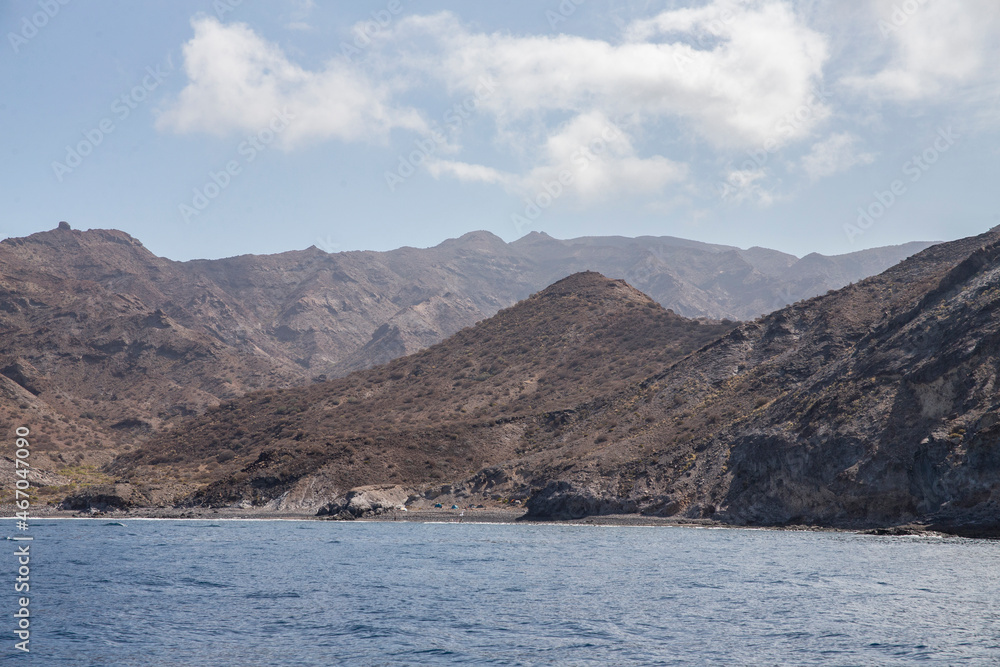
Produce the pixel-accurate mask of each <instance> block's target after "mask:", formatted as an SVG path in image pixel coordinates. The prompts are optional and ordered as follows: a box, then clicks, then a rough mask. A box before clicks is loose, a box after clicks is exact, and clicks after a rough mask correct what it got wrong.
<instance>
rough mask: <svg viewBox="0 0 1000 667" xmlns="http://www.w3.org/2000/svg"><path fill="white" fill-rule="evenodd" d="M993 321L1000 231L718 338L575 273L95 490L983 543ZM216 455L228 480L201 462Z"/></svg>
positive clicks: (997, 434)
mask: <svg viewBox="0 0 1000 667" xmlns="http://www.w3.org/2000/svg"><path fill="white" fill-rule="evenodd" d="M556 304H559V305H558V306H557V305H556ZM998 304H1000V228H998V229H995V230H992V231H990V232H988V233H986V234H983V235H981V236H978V237H973V238H969V239H964V240H961V241H956V242H953V243H947V244H941V245H938V246H935V247H932V248H929V249H927V250H924V251H923V252H921V253H919V254H917V255H916V256H914V257H911V258H910V259H908V260H906V261H904V262H902V263H901V264H899V265H897V266H895V267H893V268H891V269H889V270H888V271H885V272H883V273H882V274H880V275H878V276H875V277H872V278H868V279H866V280H863V281H861V282H859V283H857V284H854V285H851V286H848V287H846V288H844V289H841V290H839V291H837V292H835V293H831V294H828V295H824V296H820V297H815V298H813V299H810V300H807V301H801V302H798V303H796V304H793V305H792V306H789V307H786V308H784V309H781V310H779V311H777V312H774V313H772V314H770V315H768V316H766V317H763V318H760V319H758V320H756V321H754V322H749V323H745V324H740V325H738V326H735V327H731V330H729V331H728V332H726V331H725V329H726V326H725V325H707V324H704V323H703V324H698V323H695V322H692V321H690V320H684V319H682V318H679V317H678V316H676V315H673V314H672V313H669V312H666V311H662V310H660V309H659V307H658V306H657V305H656V304H655V303H653V302H652V301H651V300H649V299H646V298H645V297H644V296H643V295H641V294H640V293H638V292H637V291H635V290H633V289H631V288H630V287H628V286H627V285H625V284H623V283H618V282H613V281H608V280H606V279H604V278H602V277H599V276H595V275H593V274H584V275H582V276H573V277H571V278H570V279H568V280H566V281H563V282H561V283H557V284H556V285H554V286H553V287H552V288H550V289H549V290H545V291H543V292H542V293H540V294H539V295H538V296H536V297H533V298H532V299H530V300H528V301H527V302H525V303H523V304H519V305H518V306H516V307H514V308H512V309H509V310H505V311H503V312H501V313H500V314H498V315H497V316H496V317H495V318H492V319H491V320H488V321H487V322H484V323H481V324H480V325H478V326H476V327H474V328H472V329H468V330H466V331H463V332H462V333H461V334H459V335H458V336H455V337H453V338H451V339H449V340H447V341H445V342H444V343H442V344H440V345H438V346H435V347H432V348H430V349H429V350H427V351H425V352H422V353H420V354H417V355H412V356H410V357H406V358H404V359H399V360H396V361H395V362H393V363H392V364H389V365H387V366H384V367H380V368H378V369H373V370H371V371H366V372H361V373H356V374H354V375H351V376H349V377H348V378H345V379H343V380H340V381H337V382H334V383H328V384H318V385H314V386H312V387H308V388H304V389H292V390H283V391H279V392H265V393H261V394H253V395H251V396H247V397H244V398H242V399H239V400H236V401H233V402H231V403H227V404H225V405H224V406H222V407H221V408H220V409H218V410H215V411H213V412H212V413H211V414H209V415H206V416H205V417H203V418H200V419H197V420H194V421H193V422H191V424H190V426H189V427H188V429H185V430H184V431H183V432H181V431H177V432H175V433H172V434H168V435H165V436H161V437H158V438H156V439H154V440H152V441H150V443H148V445H147V446H146V447H144V448H142V449H140V450H138V451H136V452H133V453H131V454H128V455H126V456H124V457H122V458H120V459H119V460H118V461H116V463H115V464H114V466H113V467H112V470H113V471H114V473H115V474H117V475H120V476H122V479H125V478H130V479H131V480H132V481H133V482H134V483H135V485H136V486H137V487H138V486H139V485H143V484H144V485H146V486H143V487H142V488H143V489H147V490H146V491H144V493H146V494H147V495H148V496H151V495H155V493H154V492H155V491H156V489H157V488H158V489H159V490H160V491H161V492H162V491H164V490H167V489H168V485H165V484H164V483H163V482H162V481H161V482H160V486H159V487H155V485H151V481H150V480H153V479H155V478H156V475H160V476H161V479H162V474H163V469H162V468H158V467H157V466H159V465H162V464H164V463H166V464H169V465H170V466H172V467H171V468H170V471H171V472H170V473H169V474H168V475H167V477H171V476H172V479H175V480H187V481H188V482H189V484H188V486H187V487H184V488H181V486H175V487H174V490H175V491H179V492H180V493H181V494H186V497H187V500H186V502H191V503H208V504H213V503H218V504H225V503H231V502H234V501H236V500H245V501H248V502H254V503H271V504H272V506H274V507H280V506H281V505H282V503H287V504H289V505H297V506H299V507H305V506H310V503H312V505H311V506H315V504H316V503H319V502H320V501H322V500H324V499H325V500H327V501H330V503H329V506H331V507H341V506H344V505H343V503H344V502H345V501H346V499H347V498H348V496H350V495H351V494H350V492H349V491H348V487H350V486H361V485H372V484H392V485H396V487H398V488H406V489H409V490H410V492H411V493H412V494H416V495H422V496H427V497H434V496H439V495H446V496H447V497H455V498H458V497H462V498H473V499H480V500H490V499H492V500H497V499H509V498H518V499H523V500H524V501H525V502H526V504H527V507H528V508H529V514H530V515H531V516H535V517H580V516H585V515H588V514H603V513H620V512H640V513H644V514H649V515H657V516H683V517H692V518H711V519H714V520H717V521H722V522H727V523H733V524H739V525H743V524H753V525H785V524H792V523H794V524H802V523H805V524H814V525H826V526H841V527H885V526H894V525H900V524H907V523H912V522H916V523H920V524H923V525H925V526H929V527H932V528H936V529H941V530H946V531H950V532H958V533H963V534H977V535H984V534H998V533H1000V520H998V517H1000V511H998V510H1000V507H998V499H1000V398H998V394H997V382H998V369H1000V320H998V319H997V316H996V313H997V307H998ZM556 312H558V313H559V317H558V318H557V317H555V316H554V315H553V313H556ZM529 313H530V315H529ZM588 313H590V314H593V315H594V317H593V318H588ZM623 318H624V319H623ZM711 327H715V328H714V329H712V328H711ZM702 333H704V334H705V335H700V334H702ZM716 334H720V335H719V336H718V337H715V338H714V340H711V342H708V343H707V344H706V345H702V343H704V342H705V341H706V340H710V339H713V337H714V335H716ZM654 339H655V342H653V341H654ZM507 341H510V344H509V345H508V344H507ZM522 347H523V349H522ZM665 347H666V349H667V350H669V353H667V354H664V352H663V351H664V349H665ZM467 349H471V350H472V351H471V353H466V352H465V350H467ZM518 353H520V354H522V355H523V356H521V357H517V356H516V355H517V354H518ZM609 355H614V356H613V357H612V358H608V357H609ZM511 359H516V361H515V362H514V363H510V360H511ZM466 364H468V365H467V366H466ZM536 367H537V368H539V369H541V375H540V376H537V378H536V379H535V380H534V383H533V384H532V380H531V379H530V378H531V376H530V375H526V374H528V373H530V372H531V369H533V368H536ZM463 371H464V372H463ZM562 374H565V377H562ZM526 377H527V378H528V379H526ZM543 378H544V379H545V381H544V382H542V379H543ZM421 401H422V402H421ZM345 408H347V409H346V410H345ZM463 410H464V411H465V412H464V413H463V412H462V411H463ZM239 428H243V429H245V431H246V432H245V433H244V434H243V436H242V437H243V439H242V440H239V439H237V438H235V437H234V434H236V429H239ZM261 434H263V435H261ZM224 447H228V449H229V450H230V451H229V452H228V453H227V452H225V451H223V452H222V454H221V455H222V457H223V460H224V461H225V462H226V463H227V464H228V465H229V466H230V467H229V468H224V467H221V466H223V463H222V462H219V463H218V466H220V467H217V468H215V469H214V470H208V469H205V468H204V467H203V466H200V465H198V462H203V461H205V460H207V459H208V458H209V457H210V456H211V455H212V454H213V453H215V452H218V451H220V449H221V448H224ZM216 456H217V457H218V456H219V455H218V454H216ZM217 461H218V459H217ZM196 471H197V473H198V474H200V475H202V477H201V478H200V479H195V478H194V475H195V472H196ZM126 486H127V485H126ZM354 493H355V497H357V494H358V492H357V491H355V492H354ZM411 497H415V496H411ZM338 503H340V504H339V505H338Z"/></svg>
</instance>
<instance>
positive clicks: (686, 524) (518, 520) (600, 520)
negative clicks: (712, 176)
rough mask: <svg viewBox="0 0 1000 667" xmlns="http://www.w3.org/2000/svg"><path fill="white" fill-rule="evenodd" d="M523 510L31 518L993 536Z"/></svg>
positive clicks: (169, 511)
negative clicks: (539, 514) (563, 515)
mask: <svg viewBox="0 0 1000 667" xmlns="http://www.w3.org/2000/svg"><path fill="white" fill-rule="evenodd" d="M0 512H2V516H3V518H4V519H9V520H13V519H14V518H15V517H14V516H13V515H14V508H13V506H4V507H0ZM526 515H527V512H526V511H525V510H523V509H520V508H519V509H502V508H482V509H465V510H446V509H417V510H408V511H394V512H385V513H383V514H378V515H372V516H364V517H359V518H356V519H335V518H332V517H327V516H317V515H315V514H306V513H295V512H275V511H273V510H264V509H255V508H239V507H225V508H214V509H213V508H172V507H143V508H132V509H130V510H111V511H105V512H86V511H74V510H60V509H56V508H53V507H46V508H38V510H36V511H34V512H33V513H32V519H33V520H34V521H38V520H47V519H48V520H51V519H58V520H72V519H87V520H102V519H104V520H110V521H124V520H129V519H131V520H185V521H212V520H215V521H336V522H339V523H387V522H388V523H394V522H408V523H435V524H462V523H473V524H509V525H538V526H591V527H637V528H657V527H659V528H702V529H714V530H777V531H797V532H833V533H852V534H867V535H876V536H886V537H907V536H924V537H968V538H974V539H997V538H996V536H995V535H992V534H975V533H972V534H961V533H959V532H957V531H956V532H951V531H942V530H938V529H935V528H932V527H930V526H926V525H922V524H905V525H900V526H892V527H885V528H872V527H850V526H811V525H787V526H766V525H760V526H756V525H736V524H731V523H724V522H721V521H713V520H711V519H686V518H679V517H656V516H646V515H641V514H606V515H595V516H586V517H581V518H577V519H556V518H528V517H527V516H526Z"/></svg>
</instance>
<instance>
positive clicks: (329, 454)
mask: <svg viewBox="0 0 1000 667" xmlns="http://www.w3.org/2000/svg"><path fill="white" fill-rule="evenodd" d="M732 326H734V325H732V324H713V323H708V322H698V321H693V320H688V319H685V318H682V317H680V316H678V315H675V314H673V313H672V312H670V311H666V310H664V309H663V308H662V307H660V306H659V305H657V304H656V303H655V302H653V301H652V300H651V299H650V298H649V297H647V296H645V295H643V294H642V293H640V292H638V291H636V290H635V289H633V288H631V287H629V286H628V285H627V284H625V283H624V282H622V281H612V280H608V279H607V278H604V277H603V276H600V275H599V274H596V273H581V274H576V275H573V276H570V277H569V278H566V279H564V280H561V281H559V282H558V283H556V284H554V285H552V286H551V287H549V288H547V289H545V290H543V291H542V292H539V293H538V294H535V295H534V296H532V297H531V298H529V299H527V300H525V301H523V302H521V303H519V304H517V305H516V306H514V307H512V308H508V309H505V310H502V311H500V312H499V313H497V315H495V316H494V317H492V318H490V319H488V320H485V321H483V322H480V323H479V324H477V325H476V326H474V327H470V328H468V329H465V330H463V331H460V332H459V333H458V334H456V335H454V336H452V337H451V338H449V339H448V340H446V341H445V342H443V343H440V344H438V345H435V346H432V347H431V348H429V349H427V350H424V351H422V352H419V353H417V354H414V355H410V356H408V357H405V358H402V359H397V360H395V361H393V362H391V363H389V364H386V365H384V366H380V367H378V368H375V369H371V370H369V371H362V372H358V373H354V374H352V375H350V376H347V377H346V378H343V379H340V380H335V381H331V382H327V383H322V384H315V385H312V386H309V387H305V388H301V389H289V390H282V391H269V392H261V393H256V394H251V395H248V396H246V397H244V398H242V399H239V400H235V401H232V402H230V403H227V404H225V405H223V406H220V407H219V408H217V409H213V410H211V411H210V412H209V413H207V414H206V415H205V416H204V417H202V418H199V419H196V420H194V421H192V422H191V423H190V424H188V425H187V426H186V427H185V428H184V429H178V430H176V431H175V432H171V433H169V434H165V435H163V436H160V437H157V438H155V439H153V440H152V441H150V442H149V443H148V444H146V445H145V446H143V447H142V448H141V449H140V450H138V451H136V452H134V453H132V454H129V455H126V456H123V457H121V458H120V459H119V460H118V461H117V462H116V463H115V466H114V470H115V472H116V474H123V475H128V476H129V477H131V478H132V479H133V480H135V481H136V482H137V483H140V482H142V483H152V484H157V483H158V484H161V485H166V486H169V484H168V482H169V480H171V479H172V480H177V481H182V482H185V483H199V484H201V485H204V484H210V486H209V487H208V488H207V489H205V490H203V491H202V492H200V494H199V496H198V498H199V499H200V500H203V501H207V502H212V503H223V502H234V501H237V500H242V499H253V500H254V501H255V502H263V501H267V500H270V499H273V498H276V497H278V496H279V495H281V494H282V493H284V492H286V491H287V490H289V488H291V486H292V485H293V484H294V483H295V482H296V481H297V480H298V479H299V478H300V477H303V476H305V475H310V474H314V473H316V471H317V470H319V469H320V468H323V477H324V480H325V481H326V482H328V483H329V484H332V485H333V486H334V487H336V488H338V489H341V490H347V489H349V488H351V487H353V486H359V485H364V484H374V483H386V482H391V483H400V484H410V485H415V484H422V483H427V482H432V481H434V480H449V479H455V478H456V477H457V476H463V475H468V474H471V473H473V472H475V471H476V470H479V469H481V468H483V467H484V466H488V465H492V464H496V463H499V462H501V461H503V460H506V459H509V458H511V457H512V456H515V455H517V454H518V452H519V449H520V445H518V444H517V443H518V441H519V440H520V439H521V438H523V437H524V435H525V431H526V429H527V430H530V427H528V426H525V423H526V422H525V420H526V418H528V417H532V416H534V415H538V414H545V413H552V412H555V411H561V410H566V409H568V408H571V407H572V406H574V405H576V404H579V403H581V402H584V401H588V400H591V399H592V398H593V397H595V396H598V395H601V394H606V393H611V392H615V391H618V390H620V389H622V388H623V387H625V386H626V385H628V384H629V383H632V382H636V381H638V380H640V379H642V378H644V377H647V376H649V375H651V374H654V373H657V372H660V371H662V369H664V368H665V367H668V366H670V365H671V364H673V363H675V362H676V361H678V360H679V359H681V358H683V357H684V356H686V355H687V354H689V353H690V352H692V351H693V350H695V349H697V348H699V347H701V346H703V345H705V344H706V343H708V342H709V341H711V340H714V339H716V338H718V337H719V336H720V335H722V334H724V333H725V332H726V331H728V330H729V329H731V328H732ZM484 424H492V425H495V426H497V432H496V433H488V434H487V435H483V436H482V437H480V434H481V433H483V432H482V431H481V429H480V427H481V426H482V425H484ZM324 466H325V468H324ZM158 480H159V481H158ZM188 488H190V487H188Z"/></svg>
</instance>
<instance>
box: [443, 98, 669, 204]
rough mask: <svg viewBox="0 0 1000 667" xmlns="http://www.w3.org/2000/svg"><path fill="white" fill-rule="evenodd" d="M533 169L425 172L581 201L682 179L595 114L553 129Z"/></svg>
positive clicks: (453, 166)
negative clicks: (565, 195)
mask: <svg viewBox="0 0 1000 667" xmlns="http://www.w3.org/2000/svg"><path fill="white" fill-rule="evenodd" d="M540 162H541V164H539V165H538V166H536V167H534V168H532V169H531V170H530V171H529V172H528V173H526V174H524V175H516V174H509V173H503V172H500V171H498V170H496V169H493V168H490V167H486V166H482V165H473V164H467V163H464V162H455V161H444V160H438V161H435V162H432V163H430V164H429V165H428V168H429V170H430V171H431V174H433V175H434V176H435V177H439V176H441V175H443V174H448V175H450V176H453V177H455V178H458V179H460V180H463V181H478V182H483V183H496V184H501V185H503V186H504V187H505V188H506V189H507V190H508V191H510V192H513V193H516V194H518V195H527V196H528V197H533V196H535V195H537V194H538V193H540V192H542V191H548V192H550V193H551V192H554V191H558V192H559V193H560V194H559V195H556V196H561V194H562V193H564V192H569V193H573V194H574V195H575V197H576V199H578V200H580V201H584V202H591V201H598V200H601V199H606V198H608V197H611V196H616V195H630V194H631V195H642V194H654V193H658V192H660V191H661V190H662V189H663V188H664V187H666V186H668V185H671V184H674V183H677V182H680V181H683V180H684V179H685V177H686V176H687V171H688V170H687V166H686V165H683V164H679V163H676V162H673V161H671V160H668V159H667V158H665V157H662V156H659V155H654V156H652V157H648V158H642V157H639V156H638V155H637V153H636V149H635V147H634V146H633V144H632V140H631V138H630V137H629V135H628V134H627V133H626V132H625V131H624V130H623V129H622V128H620V127H619V126H618V125H616V124H614V123H612V122H611V121H610V120H608V118H607V117H606V116H604V115H603V114H601V113H599V112H591V113H587V114H581V115H579V116H576V117H574V118H573V119H571V120H570V121H568V122H567V123H565V124H564V125H563V126H561V127H559V128H557V129H556V130H555V131H554V132H553V133H552V135H551V136H550V137H549V138H548V139H547V141H546V142H545V145H544V147H543V149H542V154H541V156H540Z"/></svg>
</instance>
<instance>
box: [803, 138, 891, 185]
mask: <svg viewBox="0 0 1000 667" xmlns="http://www.w3.org/2000/svg"><path fill="white" fill-rule="evenodd" d="M860 141H861V140H860V139H859V137H858V136H857V135H854V134H852V133H850V132H839V133H837V134H833V135H830V137H828V138H827V139H825V140H823V141H820V142H818V143H816V144H813V146H812V149H811V150H810V151H809V153H808V154H807V155H806V156H805V157H803V158H802V162H801V166H802V170H803V171H805V173H806V174H807V175H808V176H809V178H810V179H812V180H814V181H817V180H819V179H821V178H825V177H827V176H832V175H833V174H836V173H839V172H842V171H847V170H848V169H850V168H851V167H853V166H855V165H859V164H871V163H872V162H874V161H875V155H874V154H872V153H863V152H860V151H859V150H858V144H859V143H860Z"/></svg>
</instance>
